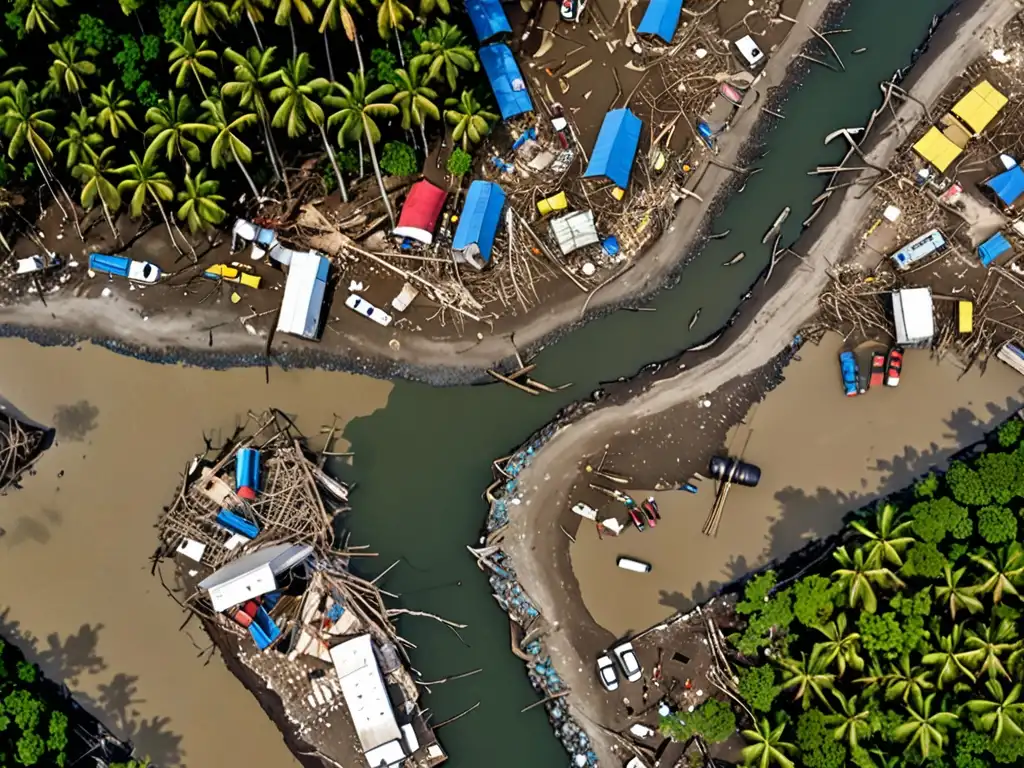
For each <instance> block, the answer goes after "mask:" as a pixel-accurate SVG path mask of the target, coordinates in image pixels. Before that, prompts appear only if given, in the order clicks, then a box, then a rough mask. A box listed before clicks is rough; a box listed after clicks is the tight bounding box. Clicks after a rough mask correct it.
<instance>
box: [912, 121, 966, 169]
mask: <svg viewBox="0 0 1024 768" xmlns="http://www.w3.org/2000/svg"><path fill="white" fill-rule="evenodd" d="M914 151H915V152H917V154H919V155H920V156H921V157H923V158H924V159H925V160H927V161H928V162H929V163H931V164H932V165H934V166H935V167H936V168H938V169H939V172H940V173H944V172H945V170H946V169H947V168H949V166H950V164H951V163H952V162H953V161H954V160H956V159H957V157H959V156H960V153H961V152H962V151H963V150H961V149H960V147H958V146H957V145H956V144H954V143H953V142H952V141H950V140H949V139H947V138H946V137H945V136H943V135H942V131H940V130H939V129H938V128H936V127H935V126H934V125H933V126H932V127H931V128H929V129H928V133H926V134H925V135H924V136H922V137H921V139H920V141H918V142H917V144H915V145H914Z"/></svg>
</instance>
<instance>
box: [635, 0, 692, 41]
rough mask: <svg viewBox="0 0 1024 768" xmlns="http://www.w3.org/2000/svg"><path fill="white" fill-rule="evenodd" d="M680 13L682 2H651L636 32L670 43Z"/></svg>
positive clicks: (665, 0) (652, 0)
mask: <svg viewBox="0 0 1024 768" xmlns="http://www.w3.org/2000/svg"><path fill="white" fill-rule="evenodd" d="M682 12H683V0H651V3H650V5H648V6H647V10H646V11H644V17H643V18H642V19H640V26H639V27H637V28H636V31H637V32H639V33H640V34H644V35H655V36H656V37H660V38H661V39H662V40H664V41H665V42H666V43H671V42H672V38H673V37H675V34H676V27H678V26H679V15H680V14H681V13H682Z"/></svg>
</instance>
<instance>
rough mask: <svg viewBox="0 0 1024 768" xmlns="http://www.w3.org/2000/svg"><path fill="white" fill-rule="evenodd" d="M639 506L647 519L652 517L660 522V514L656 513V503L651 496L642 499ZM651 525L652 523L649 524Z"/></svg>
mask: <svg viewBox="0 0 1024 768" xmlns="http://www.w3.org/2000/svg"><path fill="white" fill-rule="evenodd" d="M640 506H642V507H643V508H644V512H646V513H647V516H648V517H650V516H651V515H654V517H656V518H657V519H658V520H661V512H659V511H658V502H656V501H655V500H654V497H653V496H648V497H647V498H646V499H644V501H643V503H642V504H641V505H640ZM651 525H654V523H651Z"/></svg>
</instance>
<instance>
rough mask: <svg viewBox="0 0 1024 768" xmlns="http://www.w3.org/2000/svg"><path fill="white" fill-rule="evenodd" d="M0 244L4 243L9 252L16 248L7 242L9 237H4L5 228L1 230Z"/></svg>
mask: <svg viewBox="0 0 1024 768" xmlns="http://www.w3.org/2000/svg"><path fill="white" fill-rule="evenodd" d="M0 245H3V247H4V249H5V250H6V251H7V252H8V253H14V249H12V248H11V244H10V243H9V242H7V238H6V237H4V233H3V230H0Z"/></svg>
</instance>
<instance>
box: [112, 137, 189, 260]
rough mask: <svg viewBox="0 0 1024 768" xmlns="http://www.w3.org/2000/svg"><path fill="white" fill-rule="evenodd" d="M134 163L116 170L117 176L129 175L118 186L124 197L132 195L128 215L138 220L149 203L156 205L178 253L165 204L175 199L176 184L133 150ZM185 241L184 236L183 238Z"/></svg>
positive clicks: (150, 161) (179, 250)
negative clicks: (128, 194)
mask: <svg viewBox="0 0 1024 768" xmlns="http://www.w3.org/2000/svg"><path fill="white" fill-rule="evenodd" d="M131 158H132V162H131V163H130V164H128V165H125V166H122V167H120V168H117V169H115V170H114V173H117V174H121V175H124V174H127V175H128V176H129V178H127V179H125V180H124V181H122V182H121V183H120V184H118V185H117V191H118V192H120V193H121V194H122V195H124V194H126V193H130V194H131V201H130V202H129V204H128V213H129V214H130V215H131V217H132V218H134V219H137V218H139V216H141V215H142V211H143V209H144V208H145V207H146V203H147V202H148V201H151V202H154V203H156V207H157V210H159V211H160V216H161V217H162V218H163V220H164V224H165V225H166V226H167V234H168V235H170V238H171V245H173V246H174V247H175V249H176V250H177V251H178V253H181V248H179V247H178V243H177V241H176V240H175V239H174V232H173V231H172V230H171V220H170V219H168V218H167V211H165V210H164V203H166V202H170V201H171V200H173V199H174V184H172V183H171V181H170V179H168V178H167V174H166V173H164V172H163V171H158V170H157V169H156V168H155V167H154V166H153V161H152V160H140V159H139V156H138V154H137V153H136V152H135V151H134V150H132V152H131ZM182 239H184V236H182Z"/></svg>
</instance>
